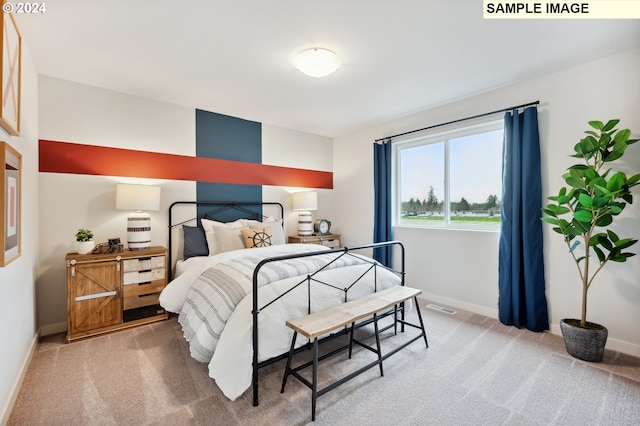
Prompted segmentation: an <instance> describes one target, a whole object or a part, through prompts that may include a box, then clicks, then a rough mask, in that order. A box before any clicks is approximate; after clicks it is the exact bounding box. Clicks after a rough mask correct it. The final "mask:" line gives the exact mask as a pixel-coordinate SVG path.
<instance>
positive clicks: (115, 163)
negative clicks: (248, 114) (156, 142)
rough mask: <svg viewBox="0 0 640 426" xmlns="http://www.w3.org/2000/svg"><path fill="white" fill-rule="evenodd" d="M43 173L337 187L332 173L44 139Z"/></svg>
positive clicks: (40, 153)
mask: <svg viewBox="0 0 640 426" xmlns="http://www.w3.org/2000/svg"><path fill="white" fill-rule="evenodd" d="M39 164H40V166H39V170H40V171H41V172H49V173H70V174H84V175H99V176H127V177H138V178H154V179H171V180H190V181H195V182H217V183H235V184H246V185H271V186H294V187H304V188H326V189H332V188H333V173H331V172H323V171H318V170H307V169H296V168H291V167H280V166H269V165H265V164H256V163H245V162H242V161H231V160H221V159H217V158H205V157H190V156H186V155H175V154H163V153H159V152H149V151H138V150H133V149H122V148H109V147H103V146H95V145H83V144H77V143H70V142H57V141H49V140H43V139H40V141H39Z"/></svg>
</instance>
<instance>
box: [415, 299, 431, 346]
mask: <svg viewBox="0 0 640 426" xmlns="http://www.w3.org/2000/svg"><path fill="white" fill-rule="evenodd" d="M413 301H414V302H415V304H416V312H417V313H418V320H420V328H421V329H422V335H423V336H424V344H425V345H427V347H429V342H427V332H426V331H425V329H424V322H422V314H421V313H420V305H418V298H417V297H414V298H413Z"/></svg>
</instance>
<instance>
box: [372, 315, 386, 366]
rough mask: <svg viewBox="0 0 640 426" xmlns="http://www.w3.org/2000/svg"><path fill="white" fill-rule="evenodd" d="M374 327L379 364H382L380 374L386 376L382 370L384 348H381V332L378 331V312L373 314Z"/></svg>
mask: <svg viewBox="0 0 640 426" xmlns="http://www.w3.org/2000/svg"><path fill="white" fill-rule="evenodd" d="M373 327H374V329H375V331H376V349H377V350H378V365H380V375H381V376H384V371H383V370H382V350H381V349H380V332H379V331H378V314H373Z"/></svg>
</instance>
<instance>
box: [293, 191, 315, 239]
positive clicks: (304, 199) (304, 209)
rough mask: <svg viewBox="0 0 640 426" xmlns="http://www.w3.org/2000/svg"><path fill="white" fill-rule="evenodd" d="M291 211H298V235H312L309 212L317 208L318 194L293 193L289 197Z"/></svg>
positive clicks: (310, 192)
mask: <svg viewBox="0 0 640 426" xmlns="http://www.w3.org/2000/svg"><path fill="white" fill-rule="evenodd" d="M291 203H292V207H293V210H298V211H299V213H298V235H303V236H308V235H312V234H313V224H312V222H311V210H316V209H317V208H318V194H317V193H315V192H313V191H306V192H294V193H293V194H292V195H291Z"/></svg>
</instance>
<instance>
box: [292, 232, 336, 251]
mask: <svg viewBox="0 0 640 426" xmlns="http://www.w3.org/2000/svg"><path fill="white" fill-rule="evenodd" d="M289 243H290V244H293V243H297V244H320V245H322V246H325V247H328V248H338V247H340V234H327V235H309V236H300V235H290V236H289Z"/></svg>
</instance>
